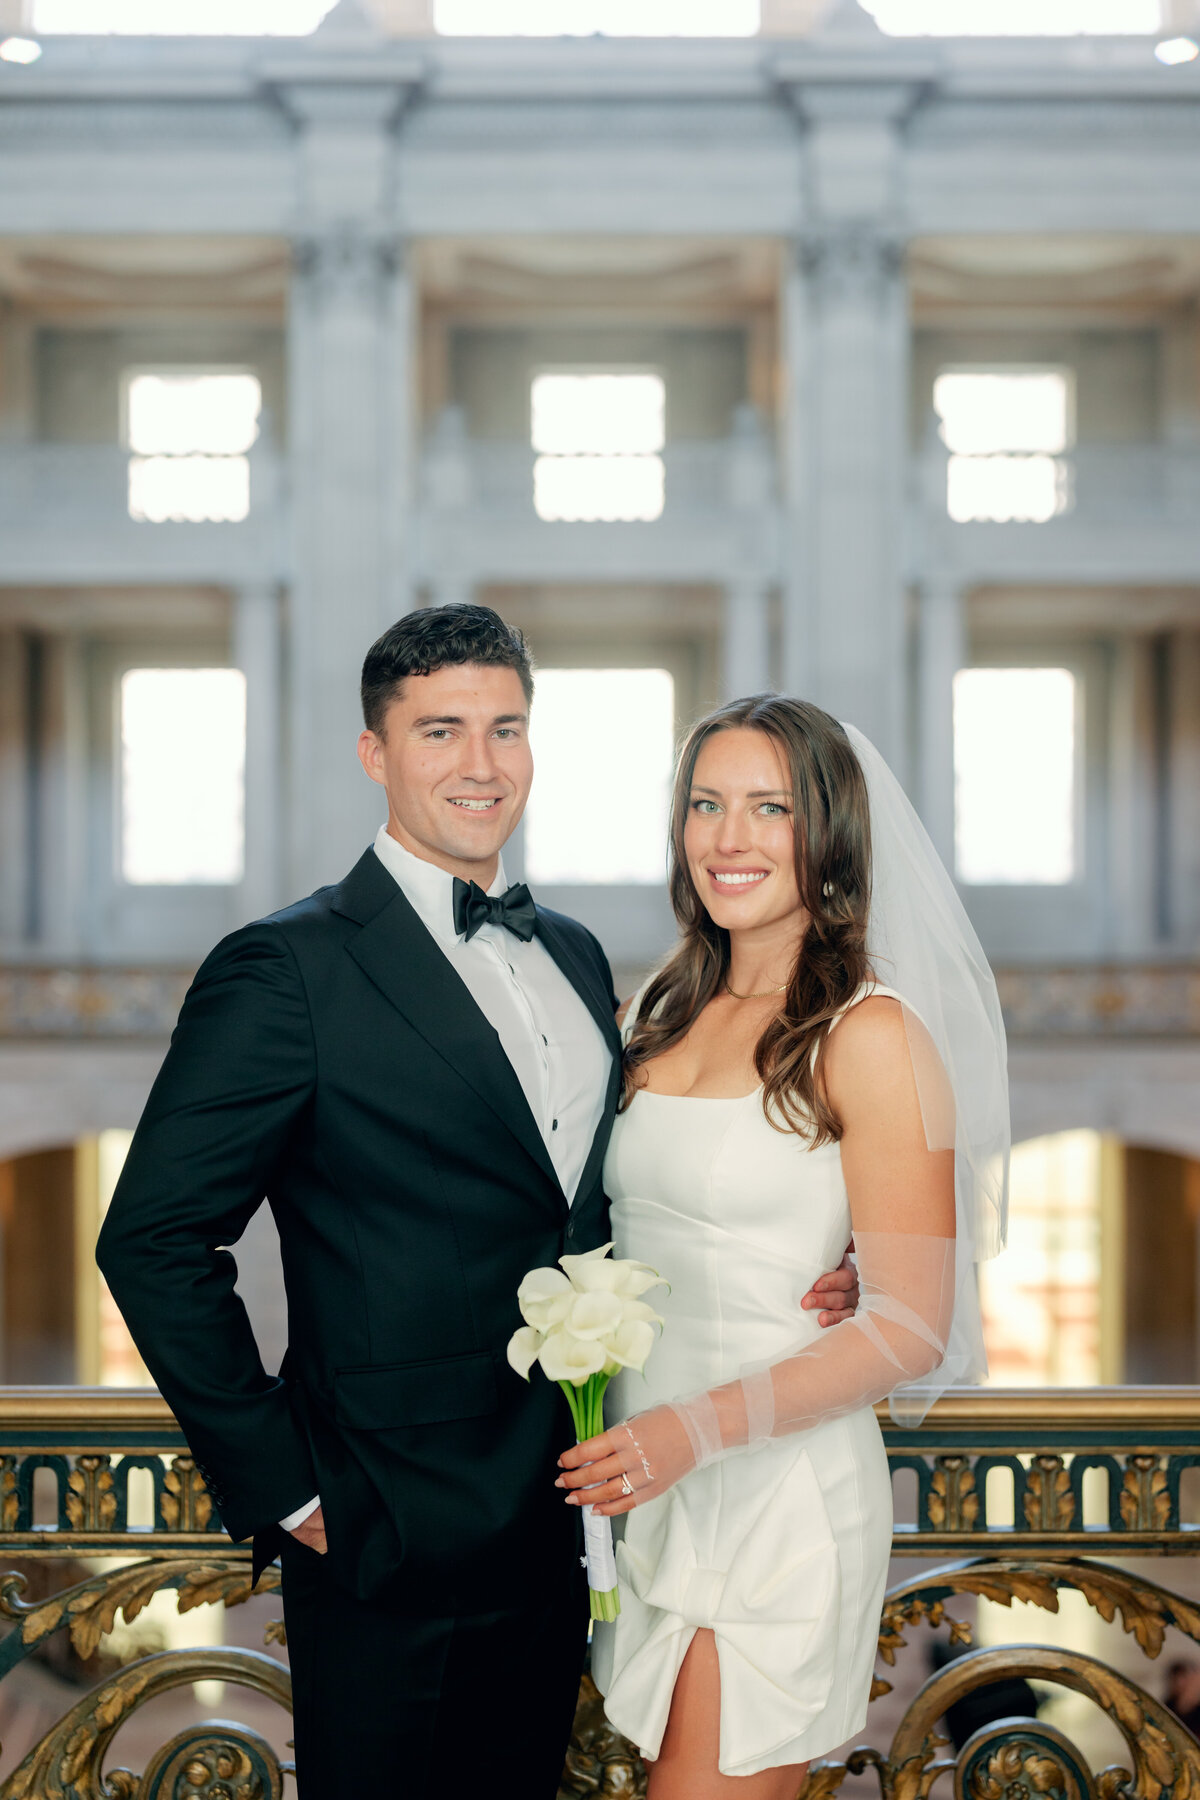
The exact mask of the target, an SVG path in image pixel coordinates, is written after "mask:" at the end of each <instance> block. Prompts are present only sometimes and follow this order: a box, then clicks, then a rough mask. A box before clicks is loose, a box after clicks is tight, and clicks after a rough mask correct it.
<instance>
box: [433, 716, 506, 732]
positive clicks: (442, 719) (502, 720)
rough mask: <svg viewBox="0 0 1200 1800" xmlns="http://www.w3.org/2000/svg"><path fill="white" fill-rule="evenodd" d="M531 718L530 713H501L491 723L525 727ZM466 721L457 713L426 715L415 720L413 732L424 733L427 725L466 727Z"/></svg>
mask: <svg viewBox="0 0 1200 1800" xmlns="http://www.w3.org/2000/svg"><path fill="white" fill-rule="evenodd" d="M528 718H529V714H528V713H499V714H498V715H497V716H496V718H494V719H493V720H492V721H491V723H492V724H493V725H524V724H525V723H526V722H527V721H528ZM465 724H466V720H465V719H463V718H461V717H460V716H459V715H458V714H457V713H426V715H425V716H424V718H421V719H414V720H413V730H414V731H423V730H424V729H425V727H426V726H427V725H465Z"/></svg>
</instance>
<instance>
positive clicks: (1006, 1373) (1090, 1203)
mask: <svg viewBox="0 0 1200 1800" xmlns="http://www.w3.org/2000/svg"><path fill="white" fill-rule="evenodd" d="M1198 1220H1200V1159H1197V1158H1195V1157H1191V1156H1186V1155H1181V1154H1180V1153H1179V1152H1177V1151H1175V1150H1171V1149H1163V1148H1160V1147H1158V1146H1154V1145H1147V1144H1137V1143H1128V1142H1123V1141H1122V1140H1121V1139H1120V1138H1117V1137H1115V1136H1112V1135H1110V1134H1107V1133H1103V1132H1099V1131H1095V1130H1091V1129H1087V1128H1084V1129H1078V1130H1068V1131H1059V1132H1053V1133H1049V1134H1047V1135H1045V1136H1042V1137H1037V1138H1028V1139H1026V1140H1025V1141H1024V1142H1022V1143H1018V1144H1015V1145H1014V1146H1013V1161H1012V1183H1011V1200H1010V1213H1009V1235H1008V1249H1007V1250H1006V1252H1005V1253H1004V1255H1002V1256H1000V1257H998V1258H996V1260H995V1261H994V1262H992V1263H989V1264H985V1265H984V1268H983V1270H982V1274H981V1283H980V1287H981V1299H982V1304H983V1312H984V1329H985V1335H986V1338H987V1345H988V1360H989V1364H990V1379H991V1381H992V1383H993V1384H994V1385H997V1386H1003V1387H1026V1386H1034V1387H1037V1386H1063V1387H1088V1386H1093V1385H1095V1384H1097V1383H1101V1384H1104V1385H1117V1384H1120V1383H1123V1382H1129V1383H1145V1384H1159V1383H1172V1382H1185V1383H1190V1382H1194V1381H1196V1380H1198V1379H1200V1302H1198V1296H1197V1286H1198V1283H1197V1257H1198V1247H1200V1246H1198V1238H1197V1221H1198Z"/></svg>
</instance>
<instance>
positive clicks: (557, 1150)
mask: <svg viewBox="0 0 1200 1800" xmlns="http://www.w3.org/2000/svg"><path fill="white" fill-rule="evenodd" d="M375 854H376V856H377V857H378V858H379V860H380V862H381V863H382V864H383V866H384V868H385V869H386V870H387V871H388V874H389V875H391V876H392V877H393V879H394V880H395V882H396V884H397V886H398V887H399V888H400V890H401V892H402V893H403V894H404V897H405V899H406V900H407V901H408V903H409V905H410V906H411V907H412V909H413V911H414V912H415V913H416V915H417V917H418V918H419V919H420V921H421V923H422V924H423V925H424V926H425V928H426V930H427V931H428V932H429V934H430V936H431V937H432V938H433V940H434V942H435V943H436V944H437V946H438V948H439V949H440V950H441V951H442V953H443V955H444V956H445V958H446V960H447V962H448V963H449V964H450V967H451V968H452V969H453V970H454V971H455V973H456V974H457V975H459V976H460V977H461V979H462V981H463V982H464V984H465V985H466V988H467V991H468V992H469V993H470V995H471V998H472V999H473V1000H474V1002H475V1004H476V1005H477V1006H478V1008H479V1010H480V1012H481V1013H482V1014H483V1016H484V1018H485V1019H486V1020H487V1022H488V1024H489V1025H491V1026H492V1028H493V1030H494V1031H495V1032H496V1034H497V1036H498V1037H499V1039H500V1045H501V1048H502V1049H503V1051H504V1054H505V1055H506V1056H507V1058H508V1060H509V1062H510V1063H511V1064H512V1068H513V1072H514V1074H515V1075H516V1077H517V1080H518V1081H519V1082H520V1083H521V1087H522V1090H523V1092H524V1094H525V1098H526V1100H527V1101H528V1102H529V1110H530V1112H531V1113H532V1114H533V1117H534V1122H535V1123H536V1125H537V1128H538V1130H539V1131H540V1132H541V1134H542V1141H543V1142H544V1144H545V1146H546V1149H547V1152H548V1153H549V1156H550V1160H551V1162H552V1163H553V1164H554V1170H555V1173H556V1174H557V1176H558V1179H559V1182H560V1184H561V1186H562V1190H563V1193H564V1194H565V1195H566V1198H567V1202H568V1204H569V1203H570V1202H571V1201H572V1200H573V1199H574V1198H575V1190H576V1188H577V1187H578V1186H579V1178H580V1176H581V1175H582V1174H583V1170H584V1165H585V1164H586V1162H587V1159H588V1152H589V1151H590V1150H591V1147H592V1140H593V1139H594V1137H595V1135H596V1132H597V1130H598V1129H599V1125H600V1119H601V1116H602V1115H603V1112H604V1102H605V1096H606V1094H607V1091H608V1077H609V1071H610V1069H611V1067H612V1055H611V1052H610V1051H609V1048H608V1045H607V1044H606V1043H605V1041H604V1036H603V1033H602V1032H601V1030H600V1027H599V1026H598V1025H597V1023H596V1021H595V1019H593V1017H592V1015H591V1013H590V1012H589V1011H588V1009H587V1007H586V1006H585V1005H584V1003H583V1001H582V1000H581V999H580V998H579V995H578V994H577V993H576V992H575V989H574V988H573V987H572V986H571V983H570V982H569V981H568V980H567V977H566V976H565V975H564V974H563V972H562V970H561V969H560V968H559V966H558V964H557V963H556V962H555V960H554V958H553V957H552V956H551V955H550V952H549V951H548V950H547V949H546V947H545V945H544V944H543V943H542V942H541V941H540V939H539V938H538V937H537V936H536V935H535V936H534V937H532V938H531V939H530V941H529V942H528V943H527V944H525V943H522V942H521V939H520V938H519V937H517V936H516V935H515V933H513V932H511V931H509V930H508V929H507V927H506V926H504V925H492V924H487V925H483V926H481V927H480V929H479V930H478V931H477V932H476V933H475V935H474V937H473V938H472V939H471V941H470V943H467V941H466V939H465V938H462V937H460V936H459V935H458V933H457V932H456V931H455V929H454V877H453V875H450V874H448V873H447V871H446V870H445V869H439V868H438V867H437V865H436V863H430V862H425V861H424V859H423V858H421V857H419V856H414V855H413V854H412V852H411V851H410V850H406V849H405V848H404V846H403V845H402V844H398V843H397V842H396V840H395V838H394V837H390V836H389V835H388V829H387V826H386V825H382V826H380V828H379V835H378V836H377V837H376V839H375ZM507 886H508V881H507V878H506V876H505V873H504V865H503V863H500V864H499V865H498V866H497V869H496V879H495V881H493V883H492V885H491V887H490V888H489V889H488V893H489V894H502V893H503V892H504V890H505V889H506V888H507ZM319 1504H320V1502H319V1500H316V1499H314V1500H310V1501H309V1503H308V1505H307V1506H302V1507H300V1508H299V1510H298V1511H297V1512H294V1513H290V1514H289V1515H288V1517H287V1518H286V1519H281V1520H280V1524H281V1525H282V1526H283V1528H284V1530H285V1531H292V1530H294V1529H295V1527H296V1526H297V1525H299V1524H301V1523H302V1521H303V1520H305V1519H306V1518H308V1516H309V1514H310V1513H312V1512H315V1510H316V1508H317V1506H318V1505H319Z"/></svg>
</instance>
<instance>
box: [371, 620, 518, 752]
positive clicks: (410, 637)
mask: <svg viewBox="0 0 1200 1800" xmlns="http://www.w3.org/2000/svg"><path fill="white" fill-rule="evenodd" d="M460 663H483V664H484V665H485V666H487V667H489V668H493V669H515V670H516V672H517V674H518V675H519V676H520V677H521V686H522V687H523V688H524V690H525V700H526V704H527V705H528V704H532V701H533V667H532V665H531V663H530V660H529V649H528V646H527V645H526V642H525V638H524V636H523V634H522V633H521V632H519V631H518V630H517V628H516V626H515V625H506V624H505V622H504V620H503V619H502V618H501V617H500V614H499V613H497V612H493V611H492V609H491V607H490V606H471V605H468V604H464V603H460V602H455V603H454V604H452V605H450V606H423V607H418V609H417V610H416V611H415V612H410V613H405V615H404V617H403V618H402V619H397V621H396V623H395V624H394V625H389V627H388V629H387V630H386V631H385V632H384V634H383V636H382V637H381V638H376V640H375V642H374V643H373V644H372V645H371V648H370V649H369V650H368V651H367V656H366V661H365V662H364V663H363V669H362V709H363V719H364V721H365V722H366V727H367V730H368V731H373V732H374V733H375V735H376V737H382V736H383V735H384V721H385V720H386V718H387V709H388V707H389V706H390V705H391V703H392V701H393V700H394V699H395V698H396V695H397V694H398V693H399V691H400V684H401V682H403V681H404V679H405V677H406V676H408V675H432V674H433V672H434V670H435V669H453V668H457V667H458V665H459V664H460Z"/></svg>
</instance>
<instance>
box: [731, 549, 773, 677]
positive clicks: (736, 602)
mask: <svg viewBox="0 0 1200 1800" xmlns="http://www.w3.org/2000/svg"><path fill="white" fill-rule="evenodd" d="M724 600H725V604H724V619H723V624H722V642H721V698H722V700H739V699H741V698H742V697H743V696H744V695H746V694H761V693H762V692H763V691H764V689H766V688H769V687H770V686H771V685H772V684H771V592H770V588H769V586H768V584H767V583H766V582H765V581H763V580H761V579H752V580H747V581H732V582H730V584H729V585H728V587H727V588H726V589H725V596H724Z"/></svg>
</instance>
